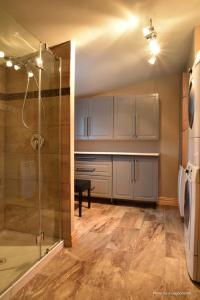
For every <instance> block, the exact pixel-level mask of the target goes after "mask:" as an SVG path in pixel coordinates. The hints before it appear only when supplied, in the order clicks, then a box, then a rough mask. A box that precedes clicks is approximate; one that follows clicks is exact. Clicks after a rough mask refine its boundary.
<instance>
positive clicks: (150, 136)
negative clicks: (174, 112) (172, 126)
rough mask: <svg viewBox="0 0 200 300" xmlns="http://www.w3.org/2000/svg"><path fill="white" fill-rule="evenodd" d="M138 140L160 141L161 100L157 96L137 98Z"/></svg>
mask: <svg viewBox="0 0 200 300" xmlns="http://www.w3.org/2000/svg"><path fill="white" fill-rule="evenodd" d="M135 101H136V102H135V109H136V139H139V140H158V139H159V99H158V95H157V94H152V95H142V96H136V100H135Z"/></svg>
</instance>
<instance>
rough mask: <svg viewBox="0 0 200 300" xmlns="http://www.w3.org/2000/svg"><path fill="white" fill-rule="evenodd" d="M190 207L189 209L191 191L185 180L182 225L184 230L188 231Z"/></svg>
mask: <svg viewBox="0 0 200 300" xmlns="http://www.w3.org/2000/svg"><path fill="white" fill-rule="evenodd" d="M190 207H191V191H190V181H189V179H187V180H186V183H185V203H184V225H185V229H186V230H188V229H189V224H190Z"/></svg>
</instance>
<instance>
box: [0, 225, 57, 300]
mask: <svg viewBox="0 0 200 300" xmlns="http://www.w3.org/2000/svg"><path fill="white" fill-rule="evenodd" d="M13 234H15V235H16V232H12V231H9V230H5V231H3V232H0V236H1V243H0V278H1V280H0V299H1V300H4V299H6V300H7V299H11V298H12V297H13V296H14V295H15V294H16V293H17V292H18V291H19V290H20V289H21V288H22V287H23V286H24V285H25V284H26V283H27V282H28V281H29V280H31V279H32V278H33V277H34V276H35V275H36V274H37V272H39V270H40V269H41V268H42V267H43V265H44V264H46V263H47V262H48V261H49V260H51V259H52V257H53V256H54V255H56V254H57V253H58V252H59V251H60V250H61V249H62V248H63V241H60V242H59V241H58V242H57V243H56V242H55V244H54V245H52V241H50V240H48V241H46V242H45V244H44V245H43V246H42V249H41V250H42V253H43V254H44V256H43V257H42V258H41V259H39V255H38V254H39V247H38V246H37V245H33V244H28V245H27V244H26V245H25V244H21V245H19V241H14V242H13V241H12V245H9V242H8V243H7V244H6V243H4V244H3V243H2V236H4V238H5V240H6V239H7V241H8V240H9V241H11V240H10V237H11V236H12V235H13ZM17 234H18V235H19V236H18V238H19V237H21V240H22V238H23V237H22V235H23V234H22V233H18V232H17ZM25 235H26V234H25ZM48 242H49V243H48ZM47 249H48V250H47ZM22 250H23V251H22ZM46 250H47V251H46ZM13 253H14V254H15V255H13ZM1 259H3V263H1ZM20 275H21V276H20ZM10 284H12V285H11V286H10V287H8V286H9V285H10ZM7 287H8V288H7ZM6 288H7V289H6ZM3 291H4V292H3ZM2 292H3V294H1V293H2Z"/></svg>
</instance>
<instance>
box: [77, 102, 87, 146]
mask: <svg viewBox="0 0 200 300" xmlns="http://www.w3.org/2000/svg"><path fill="white" fill-rule="evenodd" d="M88 109H89V100H86V99H84V100H83V99H78V100H76V101H75V138H76V139H77V140H85V139H88V135H87V121H88V119H87V118H88Z"/></svg>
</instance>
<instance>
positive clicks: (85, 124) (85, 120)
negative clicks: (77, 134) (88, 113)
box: [84, 117, 88, 136]
mask: <svg viewBox="0 0 200 300" xmlns="http://www.w3.org/2000/svg"><path fill="white" fill-rule="evenodd" d="M87 132H88V130H87V117H84V136H87V135H88V134H87Z"/></svg>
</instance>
